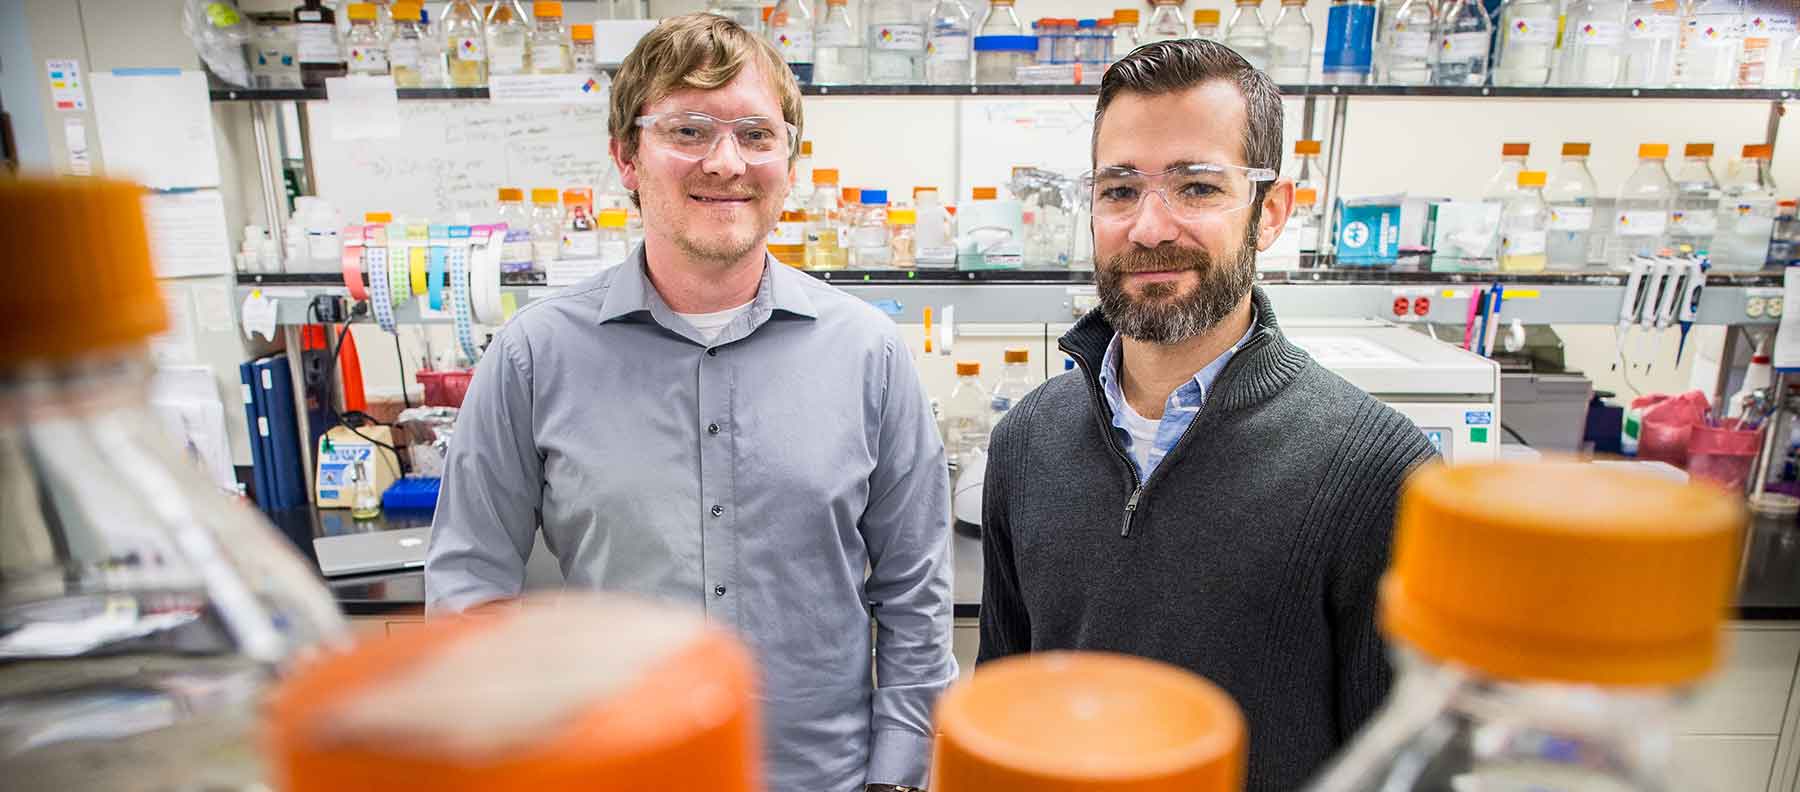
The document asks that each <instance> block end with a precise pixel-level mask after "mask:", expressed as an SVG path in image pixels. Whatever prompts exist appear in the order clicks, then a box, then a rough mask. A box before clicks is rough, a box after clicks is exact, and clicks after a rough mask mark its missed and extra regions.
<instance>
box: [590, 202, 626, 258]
mask: <svg viewBox="0 0 1800 792" xmlns="http://www.w3.org/2000/svg"><path fill="white" fill-rule="evenodd" d="M594 220H595V223H596V224H597V225H599V226H600V230H599V231H600V233H599V236H600V239H599V248H600V260H601V261H603V262H606V263H607V264H608V265H612V264H617V263H619V262H621V261H624V260H625V259H627V258H630V257H631V237H630V236H629V235H628V234H627V233H626V231H625V222H626V215H625V210H624V209H601V210H600V213H599V215H598V216H597V217H596V218H595V219H594Z"/></svg>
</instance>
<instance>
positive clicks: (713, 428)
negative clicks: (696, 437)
mask: <svg viewBox="0 0 1800 792" xmlns="http://www.w3.org/2000/svg"><path fill="white" fill-rule="evenodd" d="M706 433H707V434H718V433H719V425H718V424H707V425H706Z"/></svg>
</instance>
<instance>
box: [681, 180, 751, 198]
mask: <svg viewBox="0 0 1800 792" xmlns="http://www.w3.org/2000/svg"><path fill="white" fill-rule="evenodd" d="M686 188H687V191H688V193H689V194H690V195H706V196H712V197H717V198H755V197H756V196H757V192H756V191H755V190H753V189H751V188H750V187H749V186H747V185H743V184H719V185H713V184H704V183H696V184H689V185H686Z"/></svg>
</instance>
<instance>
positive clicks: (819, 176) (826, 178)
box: [813, 168, 838, 184]
mask: <svg viewBox="0 0 1800 792" xmlns="http://www.w3.org/2000/svg"><path fill="white" fill-rule="evenodd" d="M837 183H838V172H837V168H814V169H813V184H837Z"/></svg>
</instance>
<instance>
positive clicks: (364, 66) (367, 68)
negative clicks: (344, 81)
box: [350, 44, 388, 74]
mask: <svg viewBox="0 0 1800 792" xmlns="http://www.w3.org/2000/svg"><path fill="white" fill-rule="evenodd" d="M350 70H351V71H354V72H362V73H365V74H386V73H387V71H388V52H387V50H386V49H385V48H383V47H381V46H380V45H375V46H369V45H365V44H353V45H351V47H350Z"/></svg>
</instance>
